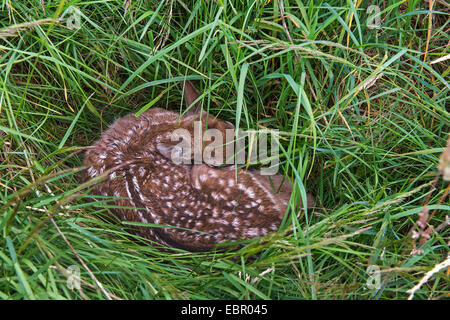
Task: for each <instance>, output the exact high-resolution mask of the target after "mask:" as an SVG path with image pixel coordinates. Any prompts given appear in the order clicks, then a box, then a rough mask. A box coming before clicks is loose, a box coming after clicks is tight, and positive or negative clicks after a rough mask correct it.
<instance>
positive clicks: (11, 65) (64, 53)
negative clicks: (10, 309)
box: [0, 0, 450, 299]
mask: <svg viewBox="0 0 450 320" xmlns="http://www.w3.org/2000/svg"><path fill="white" fill-rule="evenodd" d="M124 3H125V4H126V5H125V6H124ZM279 3H282V5H283V9H282V11H283V12H284V19H281V14H280V8H279V7H278V4H279ZM0 4H1V8H0V9H1V10H2V11H1V13H0V150H1V151H0V191H1V192H0V232H1V236H0V299H107V298H108V297H109V298H112V299H119V298H120V299H406V298H407V297H408V296H409V293H408V292H407V291H408V290H410V289H411V288H413V287H414V286H415V285H416V284H417V283H418V282H419V281H420V280H421V279H422V278H423V277H424V275H425V273H426V272H428V271H430V270H431V269H433V267H434V266H435V265H436V264H438V263H441V262H442V261H444V260H445V259H446V258H447V254H448V239H449V235H450V234H449V228H448V224H447V225H446V224H445V221H446V217H448V215H449V210H450V205H449V203H448V197H447V198H446V195H447V193H448V182H444V181H443V180H442V178H439V179H438V180H436V181H435V178H436V176H437V175H438V171H437V164H438V160H439V157H440V154H441V153H442V152H443V150H444V147H445V144H446V140H447V137H448V135H447V134H448V132H449V123H450V113H449V105H450V103H449V100H450V98H449V97H450V94H449V92H450V83H449V72H450V69H449V64H448V62H449V60H444V61H442V62H437V63H432V62H433V61H435V60H437V59H439V58H442V57H444V56H446V55H448V54H449V53H450V52H449V47H448V43H449V40H450V37H449V34H448V33H447V32H446V31H448V29H449V22H450V19H449V14H450V11H449V8H448V7H446V6H445V4H444V2H442V1H435V2H434V7H433V8H432V12H431V13H432V15H431V17H430V11H429V7H428V2H425V1H418V0H415V1H414V0H412V1H398V0H386V1H378V4H379V5H380V9H381V23H382V25H381V28H380V29H369V28H368V27H367V21H368V18H369V16H368V14H367V12H366V9H367V7H368V6H369V5H370V4H376V3H374V2H373V1H335V0H330V1H328V2H326V1H309V2H308V1H300V0H283V1H278V0H272V1H259V0H257V1H234V0H231V1H227V0H218V1H213V0H210V1H183V0H173V1H172V0H167V1H162V2H157V1H143V0H136V1H123V0H120V1H115V0H110V1H107V0H99V1H86V2H81V1H47V0H45V1H38V0H34V1H31V0H30V1H2V2H0ZM70 5H77V6H78V7H79V9H80V10H81V13H82V15H81V28H79V29H73V30H71V29H68V28H67V27H66V22H65V21H64V20H55V21H52V20H51V19H50V18H61V17H62V18H67V17H68V16H70V13H67V12H66V10H67V8H68V7H69V6H70ZM125 7H126V8H125ZM185 77H186V78H188V79H191V80H192V81H193V82H194V83H195V85H196V86H197V87H198V88H199V89H200V91H201V92H202V93H204V95H203V99H202V100H203V105H204V106H205V107H206V108H207V109H208V110H209V112H211V113H212V114H214V115H218V116H219V117H220V118H222V119H225V120H227V121H230V122H232V123H237V124H238V125H239V127H240V128H244V129H258V128H260V127H261V126H263V127H267V128H272V129H278V130H280V131H285V132H291V133H294V135H293V136H288V139H286V140H280V143H281V148H280V150H284V151H283V152H282V153H281V155H280V163H281V164H282V171H283V172H285V174H286V175H287V176H289V177H291V178H293V177H295V178H297V183H296V188H295V191H294V194H293V199H292V203H294V201H295V198H296V197H298V196H300V194H302V193H304V192H305V190H308V191H311V192H312V193H313V194H314V196H315V198H316V202H317V208H315V209H314V210H313V211H312V210H308V211H307V212H300V213H298V212H292V211H293V210H292V208H291V210H289V212H288V216H287V219H286V223H285V224H284V227H283V228H281V229H280V231H279V232H276V233H274V234H271V235H269V236H267V237H266V238H265V239H255V240H254V241H251V242H248V243H247V244H246V246H245V247H243V248H242V249H239V250H238V251H235V252H226V253H189V252H176V253H169V252H165V251H161V250H159V248H157V247H155V246H149V245H147V244H146V243H145V242H144V241H142V239H135V237H134V236H132V235H130V234H128V233H127V231H126V228H125V225H123V224H120V223H118V222H115V221H111V220H110V219H107V217H108V216H109V211H108V208H109V206H110V204H109V202H108V199H104V198H99V197H93V196H89V195H88V191H89V186H90V185H92V183H93V182H90V183H86V184H83V183H82V181H81V172H80V170H79V169H77V168H78V167H80V166H81V163H82V157H83V153H82V152H83V151H82V149H81V147H84V146H89V145H90V144H91V143H92V142H94V141H95V140H96V139H97V138H98V137H99V136H100V134H101V132H102V131H104V130H105V129H106V128H107V127H108V124H110V123H112V122H113V121H114V119H116V118H118V117H120V116H123V115H125V114H128V113H130V112H137V111H140V110H142V108H145V107H149V106H150V105H153V104H154V105H159V106H163V107H169V108H171V109H173V110H178V109H180V108H182V103H181V91H180V90H179V88H178V86H176V85H175V86H174V84H176V82H178V81H180V80H181V79H183V78H185ZM374 79H376V80H375V81H374ZM94 182H95V181H94ZM446 192H447V193H446ZM92 200H94V201H92ZM102 202H103V204H101V206H99V203H102ZM424 204H427V205H428V209H429V213H430V217H431V219H430V220H429V221H428V223H429V225H430V226H433V228H434V231H433V232H431V233H430V238H429V239H426V241H423V242H419V241H416V240H413V239H412V238H411V234H410V233H409V231H410V230H411V229H413V230H416V231H419V228H418V227H417V225H415V223H416V221H417V220H418V219H419V214H420V213H421V212H422V211H423V206H424ZM433 212H434V213H433ZM447 219H448V218H447ZM262 240H264V241H262ZM414 245H416V246H417V249H422V250H423V252H422V253H420V252H419V254H414V255H413V254H411V251H412V249H413V247H414ZM70 266H76V267H78V268H80V271H81V279H82V283H81V290H76V289H75V290H70V289H69V288H68V287H67V285H66V284H67V279H68V276H69V273H68V271H67V269H68V268H69V267H70ZM368 268H379V270H381V273H379V274H370V273H368V272H367V270H368ZM377 275H379V276H380V286H379V287H376V288H374V287H372V286H370V284H371V283H373V280H374V279H376V276H377ZM368 284H369V286H368ZM414 298H415V299H444V298H447V299H448V298H449V272H448V270H447V269H442V270H440V271H439V272H437V273H435V274H434V275H433V276H432V277H431V278H430V279H429V280H428V281H427V282H426V283H425V284H424V285H422V286H421V288H420V289H419V290H417V291H416V292H415V296H414Z"/></svg>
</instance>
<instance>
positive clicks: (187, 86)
mask: <svg viewBox="0 0 450 320" xmlns="http://www.w3.org/2000/svg"><path fill="white" fill-rule="evenodd" d="M180 86H181V87H182V88H183V91H184V101H185V102H186V108H187V109H189V110H188V111H187V112H186V114H185V115H184V116H185V117H186V116H191V115H194V114H198V113H200V111H201V110H202V105H201V103H200V101H198V102H197V103H195V104H193V103H194V101H195V100H197V98H198V97H200V93H199V92H198V91H197V89H195V87H194V85H193V84H192V82H190V81H189V80H186V81H182V82H180Z"/></svg>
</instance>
